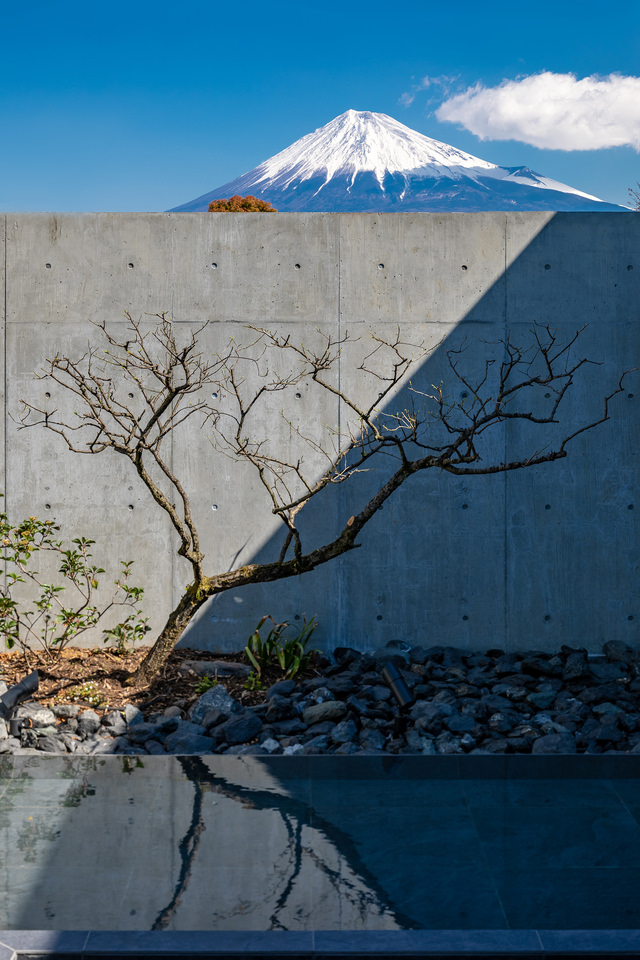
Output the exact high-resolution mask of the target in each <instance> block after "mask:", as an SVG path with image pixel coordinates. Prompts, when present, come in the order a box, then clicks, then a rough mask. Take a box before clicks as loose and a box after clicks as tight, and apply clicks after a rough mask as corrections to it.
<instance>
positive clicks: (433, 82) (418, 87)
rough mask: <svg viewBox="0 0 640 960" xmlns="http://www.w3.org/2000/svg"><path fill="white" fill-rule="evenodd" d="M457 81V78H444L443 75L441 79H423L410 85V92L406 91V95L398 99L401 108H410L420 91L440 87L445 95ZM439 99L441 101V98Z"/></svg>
mask: <svg viewBox="0 0 640 960" xmlns="http://www.w3.org/2000/svg"><path fill="white" fill-rule="evenodd" d="M457 79H458V78H457V77H446V76H444V75H443V76H441V77H423V78H422V80H420V82H419V83H414V84H413V85H412V87H411V90H407V92H406V93H403V94H402V96H401V97H400V103H401V104H402V106H403V107H408V106H410V105H411V104H412V103H413V101H414V100H415V98H416V97H417V95H418V94H419V93H420V92H421V91H422V90H427V89H428V88H429V87H442V88H443V89H444V91H445V95H446V94H447V93H448V92H449V90H450V89H451V87H452V85H453V84H454V83H455V82H456V80H457ZM439 99H441V97H440V98H439ZM431 102H433V101H431Z"/></svg>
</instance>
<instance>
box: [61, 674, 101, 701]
mask: <svg viewBox="0 0 640 960" xmlns="http://www.w3.org/2000/svg"><path fill="white" fill-rule="evenodd" d="M66 699H67V700H71V701H72V702H73V703H77V702H78V701H79V702H80V703H88V704H89V705H90V706H92V707H104V706H106V704H107V701H106V700H105V698H104V697H103V696H101V695H100V693H99V692H98V684H97V683H96V682H95V680H87V682H86V683H81V684H78V685H77V686H75V687H71V688H70V689H69V690H68V691H67V696H66Z"/></svg>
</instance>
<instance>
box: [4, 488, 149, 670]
mask: <svg viewBox="0 0 640 960" xmlns="http://www.w3.org/2000/svg"><path fill="white" fill-rule="evenodd" d="M0 496H2V495H1V494H0ZM59 530H60V528H59V527H58V526H57V525H56V524H55V522H54V521H53V520H38V518H37V517H28V518H27V519H26V520H23V521H22V523H19V524H17V525H14V524H12V523H10V522H9V519H8V517H7V514H6V513H0V543H1V545H2V548H3V555H4V562H5V569H6V575H5V581H4V583H0V638H2V639H4V641H5V644H6V646H7V648H8V649H9V650H11V649H12V648H13V647H14V646H16V645H17V646H18V647H20V648H21V649H22V651H23V653H25V654H28V652H29V651H30V650H31V648H32V646H33V644H34V643H35V644H39V645H40V646H41V647H42V648H43V650H44V651H45V653H46V654H47V655H48V656H49V658H50V659H52V658H53V656H54V655H59V654H60V653H61V652H62V650H63V649H64V648H65V647H66V646H67V645H68V644H69V643H70V642H71V640H74V639H77V637H78V636H79V635H80V634H82V633H84V632H85V631H86V630H89V629H91V628H92V627H95V626H97V625H98V623H99V622H100V621H101V620H102V619H103V617H104V616H105V615H106V614H107V613H108V612H109V611H110V610H112V609H113V608H115V607H125V608H128V609H129V613H128V614H127V616H126V617H125V619H124V620H122V621H121V622H120V623H118V624H117V625H116V626H115V627H112V628H110V629H106V630H104V631H103V633H104V634H105V636H104V640H105V642H106V641H107V640H112V641H114V642H115V645H116V648H117V651H118V652H119V653H124V652H126V650H127V649H128V648H129V647H131V646H132V645H133V644H134V643H135V641H137V640H140V639H142V637H144V635H145V633H146V632H147V631H148V630H150V629H151V628H150V627H149V626H148V625H147V619H146V618H145V619H143V618H142V610H141V607H140V604H141V601H142V597H143V594H144V590H143V589H142V587H134V586H132V585H131V584H130V582H129V578H130V576H131V566H132V561H128V562H125V561H121V566H122V572H121V575H120V577H119V579H118V580H116V581H115V584H114V585H115V590H114V592H113V594H112V596H111V598H110V600H108V601H106V602H105V603H102V604H100V606H98V605H96V602H95V599H96V591H97V590H98V588H99V580H98V577H99V576H101V574H103V573H104V572H105V571H104V569H103V568H102V567H98V566H96V565H95V564H93V563H92V562H91V561H92V555H91V552H90V547H92V546H93V544H94V542H95V541H94V540H87V539H85V538H84V537H76V538H75V539H74V540H72V541H71V545H70V546H69V547H66V546H65V543H64V542H63V541H62V540H59V539H58V538H57V534H58V531H59ZM52 559H53V561H54V565H55V566H56V567H57V570H56V573H55V575H54V577H53V582H50V583H49V582H46V581H45V578H44V576H41V574H40V573H39V572H38V570H37V569H35V564H36V562H37V561H39V560H42V561H43V562H44V563H45V564H47V565H49V566H50V561H51V560H52ZM47 561H48V563H47ZM21 584H24V585H25V586H24V587H21V586H20V585H21Z"/></svg>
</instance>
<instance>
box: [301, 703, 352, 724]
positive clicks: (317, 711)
mask: <svg viewBox="0 0 640 960" xmlns="http://www.w3.org/2000/svg"><path fill="white" fill-rule="evenodd" d="M346 712H347V707H346V705H345V704H344V703H343V701H342V700H327V701H325V702H323V703H314V704H312V705H311V706H310V707H307V709H306V710H305V711H304V712H303V714H302V719H303V721H304V722H305V723H306V724H308V725H311V724H312V723H320V722H321V721H322V720H342V718H343V717H344V715H345V714H346Z"/></svg>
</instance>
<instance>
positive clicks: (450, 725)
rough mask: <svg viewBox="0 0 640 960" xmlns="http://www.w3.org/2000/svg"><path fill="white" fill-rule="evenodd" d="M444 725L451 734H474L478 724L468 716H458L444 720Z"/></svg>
mask: <svg viewBox="0 0 640 960" xmlns="http://www.w3.org/2000/svg"><path fill="white" fill-rule="evenodd" d="M444 725H445V727H446V728H447V730H449V732H450V733H473V732H474V731H475V730H476V729H477V727H478V724H477V723H476V721H475V719H474V718H473V717H470V716H469V715H468V714H467V715H463V714H458V715H455V714H454V715H453V716H450V717H445V718H444Z"/></svg>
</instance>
